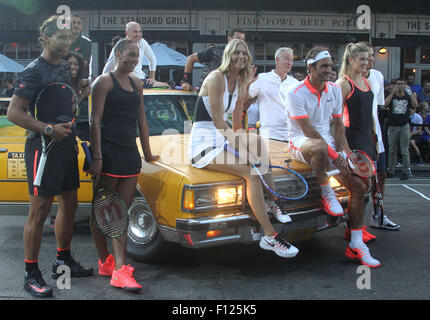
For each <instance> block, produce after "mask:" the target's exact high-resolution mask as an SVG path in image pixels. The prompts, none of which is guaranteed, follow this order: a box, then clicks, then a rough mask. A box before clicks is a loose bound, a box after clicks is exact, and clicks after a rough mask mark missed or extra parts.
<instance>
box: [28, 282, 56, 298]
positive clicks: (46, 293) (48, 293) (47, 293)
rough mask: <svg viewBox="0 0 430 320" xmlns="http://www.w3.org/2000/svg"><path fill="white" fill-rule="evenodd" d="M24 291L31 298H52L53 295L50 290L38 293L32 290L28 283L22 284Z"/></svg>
mask: <svg viewBox="0 0 430 320" xmlns="http://www.w3.org/2000/svg"><path fill="white" fill-rule="evenodd" d="M24 290H25V291H27V292H29V293H30V294H31V295H32V296H33V297H36V298H49V297H52V295H53V293H54V292H53V291H52V289H51V288H49V289H47V290H45V291H43V292H38V291H36V290H35V289H33V288H32V287H31V286H30V285H29V284H28V283H25V284H24Z"/></svg>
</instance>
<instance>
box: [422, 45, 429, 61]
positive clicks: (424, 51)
mask: <svg viewBox="0 0 430 320" xmlns="http://www.w3.org/2000/svg"><path fill="white" fill-rule="evenodd" d="M420 60H421V63H422V64H430V47H421V56H420Z"/></svg>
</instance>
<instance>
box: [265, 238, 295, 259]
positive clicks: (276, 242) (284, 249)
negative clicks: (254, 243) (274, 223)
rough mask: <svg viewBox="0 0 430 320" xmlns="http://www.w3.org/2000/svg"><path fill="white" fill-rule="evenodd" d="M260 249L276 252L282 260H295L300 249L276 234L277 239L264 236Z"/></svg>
mask: <svg viewBox="0 0 430 320" xmlns="http://www.w3.org/2000/svg"><path fill="white" fill-rule="evenodd" d="M260 248H261V249H264V250H271V251H274V252H275V253H276V254H277V255H278V256H280V257H282V258H294V257H295V256H296V255H297V253H299V249H297V248H296V247H295V246H293V245H292V244H290V243H288V242H287V241H285V239H284V238H282V237H281V236H279V234H276V235H275V237H273V238H272V237H268V236H264V237H262V238H261V240H260Z"/></svg>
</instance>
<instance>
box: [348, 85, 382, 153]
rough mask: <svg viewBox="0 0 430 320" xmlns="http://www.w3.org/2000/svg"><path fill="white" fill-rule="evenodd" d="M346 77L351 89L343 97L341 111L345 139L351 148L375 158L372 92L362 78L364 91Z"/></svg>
mask: <svg viewBox="0 0 430 320" xmlns="http://www.w3.org/2000/svg"><path fill="white" fill-rule="evenodd" d="M346 79H347V80H348V81H349V84H350V86H351V89H352V92H351V94H350V95H349V96H348V97H347V98H346V99H345V105H344V112H343V117H344V123H345V135H346V139H347V141H348V144H349V146H350V148H351V149H352V150H354V149H359V150H362V151H364V152H366V153H367V154H368V155H369V156H370V157H371V158H372V160H376V157H377V154H376V149H375V148H376V146H375V141H374V140H373V117H372V109H373V92H372V90H371V89H370V86H369V84H368V82H367V80H366V79H364V78H363V79H364V82H365V83H366V86H367V90H366V91H363V90H361V89H360V88H358V87H357V86H356V85H355V83H354V82H353V81H352V80H351V79H349V78H346Z"/></svg>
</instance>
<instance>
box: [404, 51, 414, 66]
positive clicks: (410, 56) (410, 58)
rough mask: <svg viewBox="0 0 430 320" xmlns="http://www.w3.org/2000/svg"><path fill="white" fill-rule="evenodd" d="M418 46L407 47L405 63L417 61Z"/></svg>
mask: <svg viewBox="0 0 430 320" xmlns="http://www.w3.org/2000/svg"><path fill="white" fill-rule="evenodd" d="M415 50H416V48H405V63H415Z"/></svg>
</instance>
